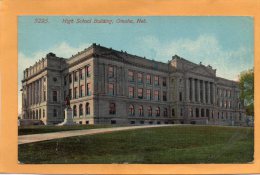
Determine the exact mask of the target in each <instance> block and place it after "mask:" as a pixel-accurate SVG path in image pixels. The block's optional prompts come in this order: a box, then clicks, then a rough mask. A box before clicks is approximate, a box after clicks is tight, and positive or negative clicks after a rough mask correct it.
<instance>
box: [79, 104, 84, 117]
mask: <svg viewBox="0 0 260 175" xmlns="http://www.w3.org/2000/svg"><path fill="white" fill-rule="evenodd" d="M82 115H83V105H82V104H80V105H79V116H82Z"/></svg>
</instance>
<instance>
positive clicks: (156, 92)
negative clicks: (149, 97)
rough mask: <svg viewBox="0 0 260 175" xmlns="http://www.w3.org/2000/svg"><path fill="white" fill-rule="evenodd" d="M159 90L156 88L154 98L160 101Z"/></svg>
mask: <svg viewBox="0 0 260 175" xmlns="http://www.w3.org/2000/svg"><path fill="white" fill-rule="evenodd" d="M159 98H160V97H159V91H158V90H155V91H154V100H156V101H159Z"/></svg>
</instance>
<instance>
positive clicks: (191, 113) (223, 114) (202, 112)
mask: <svg viewBox="0 0 260 175" xmlns="http://www.w3.org/2000/svg"><path fill="white" fill-rule="evenodd" d="M210 115H211V118H214V112H213V110H211V111H210V110H209V109H206V110H205V109H203V108H201V109H199V108H195V116H194V111H193V108H190V109H189V116H190V117H208V118H209V117H210ZM217 116H218V119H220V118H221V119H224V118H226V119H228V117H229V118H230V119H231V120H232V119H233V116H232V113H229V112H218V113H217ZM239 120H242V115H241V113H239Z"/></svg>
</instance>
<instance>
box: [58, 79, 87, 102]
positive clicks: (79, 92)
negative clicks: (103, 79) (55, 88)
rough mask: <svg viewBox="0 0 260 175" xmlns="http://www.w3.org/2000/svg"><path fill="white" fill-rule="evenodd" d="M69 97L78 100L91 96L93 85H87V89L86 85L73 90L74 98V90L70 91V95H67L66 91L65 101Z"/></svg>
mask: <svg viewBox="0 0 260 175" xmlns="http://www.w3.org/2000/svg"><path fill="white" fill-rule="evenodd" d="M67 95H69V97H70V99H77V98H81V97H85V96H91V84H90V83H87V84H86V88H85V86H84V85H80V86H79V88H78V87H74V88H73V96H72V89H71V88H70V89H69V93H68V94H67V91H66V90H64V95H63V96H64V99H66V97H67Z"/></svg>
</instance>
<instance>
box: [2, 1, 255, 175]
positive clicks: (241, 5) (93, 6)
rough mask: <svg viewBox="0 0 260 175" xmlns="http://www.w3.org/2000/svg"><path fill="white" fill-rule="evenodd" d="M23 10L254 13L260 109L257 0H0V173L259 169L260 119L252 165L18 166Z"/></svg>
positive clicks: (127, 13)
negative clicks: (19, 46)
mask: <svg viewBox="0 0 260 175" xmlns="http://www.w3.org/2000/svg"><path fill="white" fill-rule="evenodd" d="M22 15H52V16H54V15H57V16H58V15H108V16H109V15H125V16H211V15H212V16H252V17H253V18H254V34H255V50H254V56H255V62H254V63H255V106H256V108H255V116H257V115H258V114H259V108H257V106H259V105H258V103H259V93H258V90H257V87H259V82H258V81H257V80H258V77H259V68H258V67H259V65H260V59H259V58H258V57H259V56H260V53H259V51H260V49H259V47H257V46H259V39H260V37H259V34H260V32H259V27H260V25H259V24H260V1H259V0H157V1H156V0H149V1H148V0H132V1H127V0H99V1H90V0H85V1H83V0H73V1H70V0H58V1H57V0H56V1H55V0H44V1H42V0H23V1H19V0H2V1H0V86H1V87H0V97H1V103H0V105H1V106H0V173H1V172H2V173H37V174H83V173H84V174H244V173H248V174H249V173H250V174H252V173H260V160H259V158H260V152H259V148H260V137H259V122H260V120H259V119H258V118H257V117H256V118H255V155H254V156H255V160H254V162H253V163H249V164H149V165H148V164H129V165H127V164H66V165H65V164H57V165H52V164H47V165H46V164H44V165H28V164H27V165H20V164H18V151H17V149H18V148H17V125H16V124H17V115H18V111H17V106H18V104H17V71H18V69H17V67H18V61H17V60H18V51H17V37H18V34H17V19H18V16H22Z"/></svg>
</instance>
